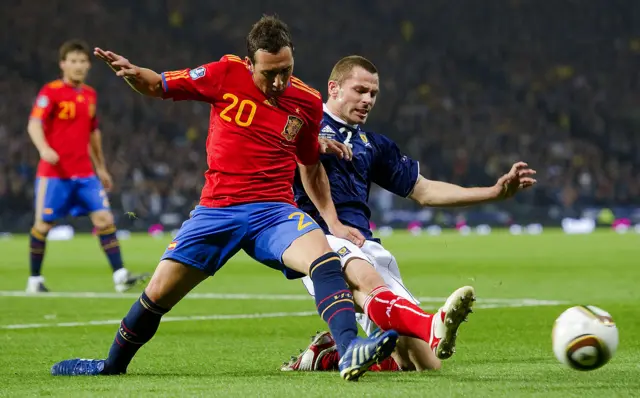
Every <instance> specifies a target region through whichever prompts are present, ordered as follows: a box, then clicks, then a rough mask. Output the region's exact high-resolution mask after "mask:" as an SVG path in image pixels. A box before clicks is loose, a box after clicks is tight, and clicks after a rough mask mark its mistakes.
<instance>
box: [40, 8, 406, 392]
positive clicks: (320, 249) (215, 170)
mask: <svg viewBox="0 0 640 398" xmlns="http://www.w3.org/2000/svg"><path fill="white" fill-rule="evenodd" d="M247 53H248V56H247V57H246V58H245V59H244V60H242V59H241V58H240V57H237V56H234V55H227V56H224V57H222V58H221V59H220V61H218V62H212V63H209V64H206V65H203V66H200V67H198V68H194V69H183V70H178V71H173V72H165V73H162V74H158V73H156V72H154V71H152V70H150V69H145V68H140V67H138V66H135V65H133V64H131V63H130V62H129V61H128V60H127V59H126V58H124V57H122V56H120V55H117V54H115V53H113V52H110V51H104V50H102V49H99V48H96V50H95V54H96V55H97V56H98V57H100V58H102V59H103V60H105V61H106V62H107V64H108V65H110V66H111V67H112V68H113V69H114V70H115V71H116V74H117V75H118V76H121V77H124V78H125V79H127V82H128V83H129V84H130V85H131V87H132V88H134V89H135V90H136V91H138V92H140V93H142V94H144V95H148V96H151V97H161V98H171V99H173V100H176V101H177V100H197V101H203V102H207V103H210V104H211V115H210V127H209V135H208V137H207V164H208V170H207V171H206V173H205V186H204V188H203V190H202V195H201V198H200V205H199V206H197V207H196V209H195V210H194V211H193V212H192V213H191V217H190V219H189V220H187V221H185V222H184V224H183V225H182V227H181V228H180V231H179V232H178V234H177V236H176V238H175V240H174V241H173V242H171V244H169V246H168V247H167V250H166V251H165V253H164V255H163V256H162V259H161V261H160V264H159V265H158V267H157V268H156V271H155V273H154V275H153V277H152V278H151V281H150V282H149V285H148V286H147V288H146V289H145V292H144V293H143V294H142V296H141V297H140V299H139V300H138V301H136V302H135V303H134V304H133V306H132V307H131V309H130V310H129V313H128V314H127V316H126V317H125V318H124V319H123V320H122V323H121V326H120V329H119V330H118V332H117V334H116V337H115V341H114V342H113V344H112V346H111V350H110V351H109V357H108V358H107V359H106V360H82V359H71V360H66V361H62V362H59V363H57V364H55V365H54V366H53V367H52V369H51V373H52V374H54V375H99V374H101V375H104V374H122V373H125V372H126V370H127V366H128V365H129V363H130V361H131V359H132V358H133V356H134V355H135V353H136V351H137V350H138V348H140V347H141V346H142V345H143V344H144V343H146V342H147V341H149V340H150V339H151V338H152V337H153V335H154V334H155V332H156V330H157V328H158V325H159V324H160V319H161V317H162V315H164V314H165V313H167V312H168V311H169V310H170V309H171V308H172V307H173V306H174V305H176V304H177V303H178V302H179V301H180V300H181V299H182V298H183V297H184V296H185V295H186V294H187V293H188V292H189V291H191V289H193V288H194V287H195V286H196V285H198V284H199V283H200V282H201V281H203V280H204V279H206V278H207V277H209V276H212V275H214V274H215V273H216V272H217V271H218V270H219V269H220V268H221V267H222V266H224V264H225V263H226V262H227V261H228V260H229V259H230V258H231V257H233V255H235V254H236V253H237V252H238V251H239V250H240V249H242V250H244V251H245V252H246V253H247V254H249V255H250V256H251V257H253V258H254V259H256V260H257V261H259V262H261V263H263V264H265V265H267V266H269V267H272V268H274V269H277V270H280V271H282V272H283V273H284V274H285V276H286V277H287V278H290V279H292V278H300V277H302V276H304V275H309V276H310V278H311V280H312V281H313V284H314V286H315V289H316V307H317V309H318V313H319V314H320V315H321V317H322V318H323V319H324V320H325V321H326V322H327V324H328V325H329V329H330V330H331V333H332V335H333V336H334V338H335V341H336V346H337V350H338V351H339V352H340V354H341V359H340V363H339V369H340V374H341V376H342V377H343V378H345V379H346V380H357V379H358V378H359V377H360V376H361V375H362V374H363V373H364V372H365V371H367V370H368V368H369V366H370V365H371V364H373V363H374V362H377V361H379V360H382V359H384V358H386V357H387V356H389V355H390V354H391V352H392V351H393V349H394V348H395V341H396V339H397V337H398V335H397V333H395V331H393V330H390V331H387V332H385V333H381V334H379V335H376V336H374V337H369V338H366V339H362V338H358V337H357V323H356V318H355V308H354V303H353V295H352V294H351V291H350V290H349V288H348V286H347V284H346V282H345V281H344V277H343V275H342V270H341V265H340V258H339V257H338V255H337V254H336V253H335V252H333V251H332V250H331V248H330V247H329V244H328V242H327V239H326V238H325V235H324V233H323V232H322V230H321V229H320V228H319V226H318V224H317V223H315V222H314V221H313V219H311V218H310V217H309V216H308V215H307V214H305V213H304V212H302V211H300V210H299V209H298V208H297V207H296V206H295V202H294V201H293V186H292V184H293V179H294V173H295V170H296V167H297V164H298V163H299V164H300V170H301V172H300V173H301V177H302V182H303V184H304V188H305V189H306V191H307V192H308V194H309V197H310V198H311V200H312V201H313V202H314V203H315V205H316V208H317V209H318V210H319V211H320V213H321V214H322V216H323V219H324V220H326V222H327V225H328V228H329V229H330V230H331V233H332V234H334V235H335V236H339V237H341V238H346V239H348V240H349V241H351V242H353V243H355V244H361V243H362V241H363V236H362V235H361V234H360V232H358V231H357V230H356V229H353V228H348V227H346V226H344V225H342V223H340V221H339V220H338V217H337V214H336V210H335V207H334V205H333V202H332V201H331V193H330V189H329V182H328V180H327V175H326V173H325V171H324V168H323V167H322V164H321V163H320V160H319V157H320V154H319V151H320V148H319V142H318V133H319V125H320V121H321V119H322V98H321V96H320V94H319V93H318V92H317V91H316V90H314V89H312V88H311V87H309V86H307V85H306V84H304V83H303V82H302V81H300V80H299V79H297V78H296V77H293V76H292V72H293V43H292V41H291V36H290V33H289V30H288V27H287V26H286V25H285V24H284V23H283V22H282V21H280V20H279V19H277V18H275V17H263V18H262V19H261V20H260V21H258V22H257V23H256V24H255V25H254V26H253V28H252V30H251V32H250V33H249V35H248V36H247Z"/></svg>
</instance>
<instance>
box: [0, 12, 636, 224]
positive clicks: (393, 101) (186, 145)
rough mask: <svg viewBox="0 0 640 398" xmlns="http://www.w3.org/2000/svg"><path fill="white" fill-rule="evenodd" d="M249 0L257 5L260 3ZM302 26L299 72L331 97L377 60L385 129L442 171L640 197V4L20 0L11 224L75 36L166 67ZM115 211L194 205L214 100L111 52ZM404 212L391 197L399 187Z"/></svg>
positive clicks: (572, 198)
mask: <svg viewBox="0 0 640 398" xmlns="http://www.w3.org/2000/svg"><path fill="white" fill-rule="evenodd" d="M249 4H252V6H251V7H250V6H249ZM271 12H277V13H278V14H279V15H280V16H281V17H282V18H283V19H284V20H285V21H286V22H287V23H288V24H289V25H290V26H291V28H292V30H293V34H294V41H295V43H296V74H297V75H298V76H299V77H300V78H302V79H303V80H305V81H306V82H308V83H309V84H310V85H313V86H315V87H317V88H318V89H320V90H321V91H323V92H324V90H325V87H326V78H327V76H328V74H329V71H330V70H331V67H332V65H333V63H335V61H337V60H338V59H339V58H340V57H342V56H345V55H348V54H353V53H358V54H361V55H364V56H366V57H368V58H370V59H371V60H372V61H374V63H376V64H377V66H378V68H379V70H380V77H381V89H382V91H381V96H380V98H379V101H378V104H377V109H376V111H375V112H374V113H373V115H372V118H371V119H370V124H369V125H368V126H367V128H368V129H370V130H373V131H377V132H382V133H384V134H387V135H389V136H390V137H392V138H393V139H395V140H396V141H397V142H398V144H399V145H400V146H401V148H403V149H404V150H405V151H406V152H407V153H408V154H409V155H410V156H412V157H415V158H417V159H419V160H420V161H421V168H422V172H423V174H425V175H426V176H427V177H432V178H437V179H443V180H447V181H452V182H455V183H458V184H463V185H485V184H492V183H493V182H494V181H495V179H496V178H497V177H498V176H499V175H500V174H501V173H503V172H505V171H506V170H507V168H508V166H509V165H510V164H511V163H512V162H514V161H516V160H520V159H522V160H526V161H528V162H529V163H530V164H531V165H532V166H534V167H535V168H537V169H538V171H539V175H538V180H539V186H538V187H537V188H536V189H535V190H532V191H530V192H528V193H527V194H525V195H521V196H519V197H518V198H517V201H518V202H519V203H520V206H541V207H545V206H555V207H557V208H559V209H565V210H566V211H568V212H575V211H577V209H578V208H580V207H583V206H589V205H605V206H612V205H616V204H619V205H639V204H640V172H639V171H640V133H638V125H639V124H640V112H639V111H638V109H640V108H638V105H640V95H639V94H638V93H639V90H638V88H639V83H640V74H639V72H638V71H639V70H640V68H638V66H639V65H638V64H639V59H640V58H639V55H640V28H639V27H640V3H638V2H634V1H632V0H609V1H607V2H586V3H585V2H575V1H570V0H557V1H554V2H538V1H535V0H510V1H488V2H484V3H483V4H482V5H479V4H477V2H475V1H473V0H461V1H458V2H456V3H455V5H454V4H450V3H449V2H446V1H444V0H435V1H428V2H415V1H408V0H401V1H393V2H391V1H386V0H375V1H364V0H357V1H349V2H342V3H341V4H340V6H339V7H333V8H332V7H328V6H327V5H326V4H325V2H322V1H316V0H313V1H311V0H310V1H305V2H295V1H282V0H263V1H257V0H253V1H245V2H243V3H242V6H239V5H238V6H236V7H234V6H230V3H228V2H211V1H203V0H190V1H186V0H167V1H157V0H139V1H135V2H125V1H123V0H109V1H107V0H83V1H79V0H72V1H62V0H49V1H46V2H39V3H38V7H34V6H33V3H32V2H27V1H24V0H5V1H4V2H3V12H2V15H1V16H0V22H1V23H0V33H1V34H0V59H1V60H2V62H0V92H2V95H1V96H0V140H1V141H2V142H3V145H1V146H0V223H3V224H6V223H8V222H9V221H8V220H9V219H11V220H16V219H18V218H19V217H17V216H16V215H24V217H28V216H30V212H31V203H32V200H33V174H34V170H35V166H36V164H37V161H38V156H37V153H36V151H35V149H34V148H33V146H32V144H31V143H30V141H29V138H28V135H27V133H26V123H27V118H28V114H29V110H30V107H31V104H32V101H33V99H34V97H35V95H36V93H37V90H38V89H39V87H40V86H41V85H43V84H44V83H46V82H48V81H50V80H53V79H56V78H57V77H58V69H57V49H58V47H59V45H60V44H61V43H62V42H63V41H64V40H66V39H68V38H73V37H79V38H83V39H85V40H87V41H88V42H89V43H90V44H91V45H99V46H101V47H104V48H108V49H113V50H114V51H116V52H120V53H122V54H124V55H125V56H127V57H129V58H130V59H131V60H132V61H133V62H134V63H138V64H140V65H145V66H149V67H151V68H153V69H156V70H158V71H161V70H167V69H174V68H182V67H187V66H191V67H193V66H197V65H199V64H202V63H205V62H209V61H212V60H216V59H218V58H219V57H220V56H221V55H224V54H226V53H235V54H238V55H241V56H244V54H245V49H244V36H245V34H246V32H247V31H248V29H249V28H250V26H251V24H252V23H253V22H254V21H255V20H256V19H257V18H258V17H259V16H260V15H261V14H262V13H271ZM89 83H90V84H91V85H93V86H94V87H95V88H96V89H97V91H98V95H99V116H100V120H101V128H102V131H103V132H104V134H103V136H104V141H105V142H104V145H105V154H106V158H107V161H108V164H109V168H110V171H111V173H112V174H113V177H114V182H115V190H114V192H113V193H112V194H111V202H112V206H113V207H114V209H115V210H116V211H119V212H121V214H124V212H133V213H135V214H136V215H137V217H138V218H139V219H149V220H155V219H158V218H159V217H161V215H162V214H164V213H171V212H177V213H181V214H187V212H188V210H189V209H190V207H191V206H193V204H194V203H195V202H196V201H197V199H198V196H199V189H200V187H201V185H202V180H203V178H202V173H203V171H204V170H205V167H206V156H205V153H204V147H205V146H204V140H205V138H206V133H207V122H208V113H209V107H208V106H207V105H206V104H199V103H169V102H163V101H158V100H152V99H146V98H143V97H141V96H139V95H137V94H135V93H133V92H131V91H130V90H129V88H128V87H127V85H126V84H124V83H123V82H121V81H119V80H118V79H117V78H115V77H114V76H113V74H112V73H111V71H110V70H109V69H108V68H107V67H105V66H104V65H102V64H101V63H99V62H96V63H95V65H94V69H93V71H92V72H91V76H90V81H89ZM380 198H381V200H383V202H384V203H386V204H384V206H383V207H388V206H389V205H388V203H387V201H388V199H382V198H384V196H382V197H380Z"/></svg>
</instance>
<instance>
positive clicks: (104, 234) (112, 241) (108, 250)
mask: <svg viewBox="0 0 640 398" xmlns="http://www.w3.org/2000/svg"><path fill="white" fill-rule="evenodd" d="M98 236H99V237H100V245H101V246H102V250H104V254H106V255H107V259H109V264H110V265H111V269H113V272H116V271H117V270H119V269H120V268H122V253H121V252H120V243H119V242H118V238H116V227H115V226H114V225H111V226H109V227H107V228H104V229H102V230H99V231H98Z"/></svg>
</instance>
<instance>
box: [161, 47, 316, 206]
mask: <svg viewBox="0 0 640 398" xmlns="http://www.w3.org/2000/svg"><path fill="white" fill-rule="evenodd" d="M162 85H163V89H164V96H163V97H164V98H171V99H173V100H174V101H182V100H197V101H203V102H208V103H210V104H211V116H210V121H209V134H208V136H207V164H208V166H209V168H208V170H207V171H206V173H205V185H204V188H203V189H202V195H201V197H200V204H201V205H203V206H207V207H225V206H231V205H237V204H243V203H252V202H286V203H290V204H292V205H294V206H295V202H294V200H293V178H294V174H295V169H296V167H297V164H296V162H300V163H302V164H315V163H317V162H318V161H319V144H318V133H319V131H320V122H321V121H322V97H321V95H320V93H319V92H317V91H316V90H314V89H312V88H310V87H309V86H307V85H306V84H304V83H303V82H302V81H300V80H299V79H297V78H296V77H291V81H290V83H289V85H288V87H287V88H286V89H285V91H284V93H283V94H281V95H280V96H279V97H277V98H269V97H267V96H266V95H265V94H264V93H263V92H262V91H260V89H258V87H257V86H256V85H255V84H254V82H253V78H252V76H251V72H250V71H249V69H248V67H247V65H246V64H245V62H244V61H243V60H242V59H240V58H239V57H237V56H235V55H225V56H224V57H222V58H221V59H220V61H218V62H212V63H209V64H206V65H203V66H200V67H198V68H195V69H183V70H179V71H173V72H164V73H162Z"/></svg>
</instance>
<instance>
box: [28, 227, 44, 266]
mask: <svg viewBox="0 0 640 398" xmlns="http://www.w3.org/2000/svg"><path fill="white" fill-rule="evenodd" d="M46 245H47V234H41V233H40V232H38V231H36V230H35V228H32V229H31V234H30V239H29V259H30V261H29V265H30V268H31V276H40V272H41V271H42V260H43V259H44V249H45V248H46Z"/></svg>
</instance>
